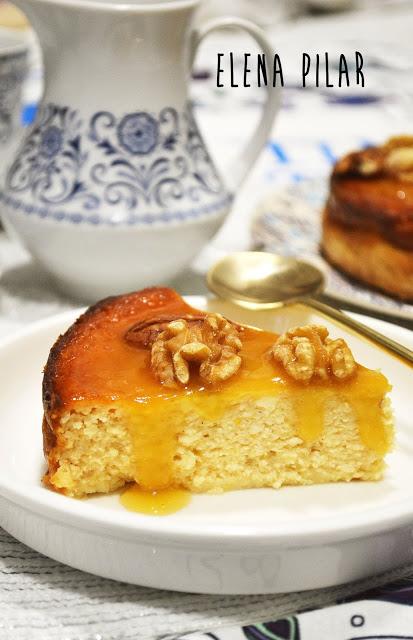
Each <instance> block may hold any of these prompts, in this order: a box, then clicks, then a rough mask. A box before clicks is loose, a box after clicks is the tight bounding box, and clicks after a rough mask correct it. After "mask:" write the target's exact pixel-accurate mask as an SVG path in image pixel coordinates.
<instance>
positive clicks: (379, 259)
mask: <svg viewBox="0 0 413 640" xmlns="http://www.w3.org/2000/svg"><path fill="white" fill-rule="evenodd" d="M322 251H323V253H324V255H325V257H326V258H327V260H328V261H329V262H330V263H332V264H333V265H334V266H335V267H337V268H339V269H340V270H342V271H344V272H345V273H346V274H348V275H350V276H353V277H354V278H356V279H357V280H360V281H362V282H364V283H365V284H367V285H369V286H372V287H375V288H377V289H381V290H382V291H384V292H386V293H388V294H389V295H391V296H394V297H396V298H399V299H401V300H406V301H412V300H413V137H410V136H400V137H397V138H391V139H390V140H388V142H386V143H385V144H384V145H383V146H381V147H370V148H367V149H364V150H362V151H356V152H353V153H349V154H348V155H346V156H344V157H343V158H341V159H340V160H339V161H338V162H337V164H336V165H335V167H334V170H333V174H332V176H331V182H330V193H329V197H328V200H327V204H326V207H325V210H324V215H323V232H322Z"/></svg>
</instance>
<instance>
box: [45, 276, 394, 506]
mask: <svg viewBox="0 0 413 640" xmlns="http://www.w3.org/2000/svg"><path fill="white" fill-rule="evenodd" d="M389 388H390V387H389V384H388V382H387V380H386V378H385V377H384V376H383V375H382V374H381V373H379V372H376V371H371V370H369V369H366V368H364V367H363V366H361V365H359V364H356V362H355V361H354V359H353V356H352V353H351V351H350V349H349V348H348V346H347V344H346V343H345V341H344V340H342V339H337V340H332V339H330V338H329V337H328V331H327V329H326V328H325V327H322V326H316V325H309V326H305V327H299V328H295V329H291V330H290V331H288V332H287V333H285V334H283V335H281V336H277V335H276V334H273V333H269V332H266V331H260V330H258V329H253V328H250V327H245V326H240V325H237V324H235V323H233V322H230V321H229V320H226V319H225V318H223V317H222V316H220V315H218V314H210V313H205V312H202V311H198V310H196V309H193V308H191V307H190V306H188V305H187V304H186V303H185V302H184V301H183V300H182V298H181V297H180V296H179V295H178V294H177V293H175V292H174V291H172V290H170V289H165V288H153V289H146V290H144V291H141V292H137V293H132V294H129V295H124V296H119V297H116V298H108V299H107V300H104V301H103V302H100V303H99V304H97V305H95V306H94V307H92V308H90V309H89V310H88V311H87V312H86V313H85V314H83V315H82V316H81V317H80V318H79V319H78V320H77V321H76V322H75V324H74V325H73V326H72V327H71V328H70V329H69V330H68V331H67V332H66V333H65V334H64V335H63V336H61V337H60V338H59V339H58V340H57V342H56V344H55V345H54V346H53V348H52V350H51V353H50V356H49V359H48V362H47V365H46V368H45V373H44V385H43V401H44V421H43V433H44V451H45V455H46V459H47V462H48V471H47V473H46V475H45V478H44V479H45V482H46V484H47V485H48V486H49V487H52V488H53V489H55V490H57V491H60V492H62V493H65V494H67V495H71V496H84V495H86V494H92V493H97V492H101V493H107V492H110V491H113V490H115V489H118V488H120V487H122V486H124V485H125V484H126V483H129V482H131V481H135V482H136V483H137V484H138V485H139V486H140V487H141V488H143V489H146V490H150V491H154V490H159V489H164V488H169V487H180V488H184V489H188V490H189V491H192V492H219V491H225V490H229V489H242V488H251V487H281V486H282V485H302V484H314V483H321V482H338V481H350V480H378V479H380V478H381V477H382V474H383V469H384V456H385V454H386V452H387V451H388V450H389V448H390V446H391V442H392V434H393V428H392V419H391V412H390V409H389V404H388V400H387V399H386V393H387V392H388V391H389Z"/></svg>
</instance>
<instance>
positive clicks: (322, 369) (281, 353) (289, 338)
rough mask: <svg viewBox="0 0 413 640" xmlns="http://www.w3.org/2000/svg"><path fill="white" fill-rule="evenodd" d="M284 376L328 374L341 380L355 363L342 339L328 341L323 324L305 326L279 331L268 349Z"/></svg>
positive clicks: (301, 378)
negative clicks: (279, 365) (280, 333)
mask: <svg viewBox="0 0 413 640" xmlns="http://www.w3.org/2000/svg"><path fill="white" fill-rule="evenodd" d="M271 354H272V356H273V357H274V359H275V360H276V361H278V362H280V363H281V364H282V365H283V367H284V369H285V370H286V372H287V373H288V375H290V376H291V378H294V380H297V381H299V382H309V381H310V380H311V379H313V378H320V379H322V380H327V379H328V378H329V377H332V378H338V379H340V380H344V379H346V378H349V377H350V376H351V375H352V374H353V373H354V372H355V370H356V362H355V360H354V358H353V354H352V353H351V351H350V349H349V347H348V345H347V343H346V342H345V340H343V339H342V338H338V339H337V340H332V339H331V338H329V337H328V330H327V328H326V327H322V326H319V325H306V326H303V327H296V328H294V329H290V330H289V331H287V332H286V333H283V334H282V335H281V336H280V337H279V338H278V340H277V341H276V343H275V344H274V346H273V347H272V349H271Z"/></svg>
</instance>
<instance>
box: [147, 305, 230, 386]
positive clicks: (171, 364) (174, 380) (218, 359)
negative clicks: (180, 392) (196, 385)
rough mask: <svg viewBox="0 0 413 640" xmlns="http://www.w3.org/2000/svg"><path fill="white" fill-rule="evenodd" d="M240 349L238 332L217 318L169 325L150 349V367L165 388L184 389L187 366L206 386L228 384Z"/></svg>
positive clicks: (182, 321)
mask: <svg viewBox="0 0 413 640" xmlns="http://www.w3.org/2000/svg"><path fill="white" fill-rule="evenodd" d="M241 348H242V342H241V339H240V330H239V328H238V327H237V326H236V325H234V324H232V323H231V322H229V321H228V320H226V319H225V318H223V317H222V316H221V315H219V314H208V315H206V316H205V317H203V318H202V319H197V320H192V321H188V320H186V319H185V318H179V319H176V320H173V321H172V322H169V323H168V324H167V325H166V327H165V328H164V329H163V331H161V332H160V333H159V334H158V335H157V337H156V339H155V340H154V342H153V344H152V347H151V367H152V370H153V372H154V373H155V375H156V377H157V378H158V379H159V380H160V382H162V383H163V384H164V385H165V386H167V387H175V386H177V384H181V385H186V384H187V383H188V382H189V378H190V364H191V363H195V365H196V366H198V368H199V375H200V377H201V379H202V380H204V381H205V382H207V383H208V384H218V383H220V382H223V381H224V380H228V378H230V377H231V376H233V375H234V374H235V373H237V371H238V370H239V368H240V367H241V356H240V355H239V352H240V350H241Z"/></svg>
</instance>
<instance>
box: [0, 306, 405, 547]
mask: <svg viewBox="0 0 413 640" xmlns="http://www.w3.org/2000/svg"><path fill="white" fill-rule="evenodd" d="M184 297H185V299H186V300H187V301H188V302H189V303H191V304H193V305H198V306H201V307H202V306H203V305H205V302H206V300H207V296H184ZM84 310H85V308H83V307H82V308H78V309H71V310H68V311H64V312H61V313H58V314H53V315H52V316H48V317H47V318H43V319H41V320H38V321H36V322H34V323H30V324H29V325H28V326H26V327H23V328H20V329H18V330H16V331H13V332H12V333H11V334H10V335H8V336H5V337H4V338H2V339H1V340H0V356H1V353H2V351H3V349H4V348H7V347H9V346H12V345H13V344H14V343H18V342H19V341H20V340H21V339H24V338H27V337H29V336H31V335H35V334H36V333H37V332H38V331H41V330H47V328H49V327H50V328H52V327H53V326H54V325H59V324H60V325H61V324H62V323H66V322H67V323H68V326H70V323H71V322H73V321H74V319H76V318H77V317H78V316H79V314H80V313H83V311H84ZM351 315H353V316H354V317H356V316H357V317H358V318H362V319H363V320H364V321H365V322H368V323H369V324H372V325H375V326H376V327H377V328H380V329H382V330H385V328H387V331H390V333H393V335H394V333H395V334H396V335H397V336H398V337H399V339H400V336H402V338H404V339H405V340H406V341H407V343H408V344H409V343H410V344H411V345H413V333H412V332H410V331H409V330H408V329H405V328H403V327H399V326H398V325H396V324H394V325H393V324H391V323H387V322H385V321H382V320H377V319H372V318H366V317H365V316H362V315H360V314H351ZM24 489H25V491H24ZM297 489H301V490H302V489H303V487H298V488H297ZM264 490H265V489H264ZM249 491H262V489H256V490H249ZM268 491H271V489H268ZM0 496H2V497H3V498H5V499H6V500H8V501H9V502H12V503H13V504H14V505H17V506H19V507H22V508H24V509H26V510H29V511H31V512H33V513H36V514H38V515H41V516H43V517H46V518H48V519H50V520H53V521H56V522H59V523H60V524H65V525H69V526H73V527H75V528H80V529H82V530H84V531H89V532H95V533H99V534H100V535H104V536H109V537H114V538H116V539H124V540H133V539H136V536H137V535H139V541H140V542H145V541H146V542H147V543H148V545H150V544H152V545H153V544H154V542H155V541H156V543H157V544H161V545H165V546H171V545H172V546H179V547H180V546H182V545H184V546H188V544H190V546H191V547H192V548H193V547H202V548H214V549H217V548H220V549H222V548H227V549H228V548H231V549H233V550H235V549H237V548H240V547H242V548H246V547H252V546H256V545H257V544H259V545H260V547H263V548H274V547H277V548H284V549H285V548H288V547H291V548H296V547H308V546H312V545H313V544H314V543H317V544H327V543H335V542H342V541H345V540H351V539H355V538H360V537H366V536H369V535H374V534H376V533H377V532H385V531H389V530H392V529H396V528H400V527H403V526H405V525H408V524H411V523H412V522H413V506H412V505H411V501H409V499H408V498H405V499H402V500H400V501H396V502H394V503H392V504H389V505H385V506H381V507H379V508H375V509H372V511H369V510H364V511H361V512H360V513H356V514H350V515H349V514H345V515H343V516H341V517H339V518H338V517H335V518H334V519H332V518H328V517H325V518H317V519H316V520H315V521H311V522H310V521H309V522H307V524H306V528H305V529H303V530H300V531H298V530H296V529H294V530H292V526H293V527H296V526H297V523H293V525H292V524H291V522H290V523H289V524H288V522H287V523H284V524H283V525H282V526H281V527H280V529H279V530H277V531H268V530H261V531H260V530H259V529H257V528H255V529H254V526H251V527H248V528H245V527H242V528H241V527H240V528H239V530H238V531H234V528H232V529H231V530H228V529H226V528H225V525H224V527H220V526H219V525H218V526H216V525H214V526H213V527H212V526H208V525H207V526H206V525H205V523H202V525H199V526H198V527H196V525H195V526H194V525H193V523H190V524H189V523H185V522H182V523H179V521H178V522H177V523H176V522H175V521H171V520H170V521H168V519H167V518H156V517H154V518H151V517H148V516H145V515H140V514H135V513H133V514H132V513H129V512H127V511H126V510H125V513H123V512H118V511H116V512H114V511H112V512H111V511H110V510H109V509H108V510H106V509H101V508H98V507H96V506H95V505H90V504H89V505H88V503H87V501H81V500H76V499H73V498H68V497H67V496H63V495H61V494H58V493H55V492H53V491H49V490H44V489H43V487H38V486H37V487H32V488H30V490H29V491H27V485H21V484H19V483H15V482H12V481H11V482H10V481H8V479H7V478H4V477H2V474H1V470H0ZM409 506H410V508H409ZM114 514H115V515H114ZM168 523H169V524H168ZM171 523H172V526H171Z"/></svg>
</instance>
